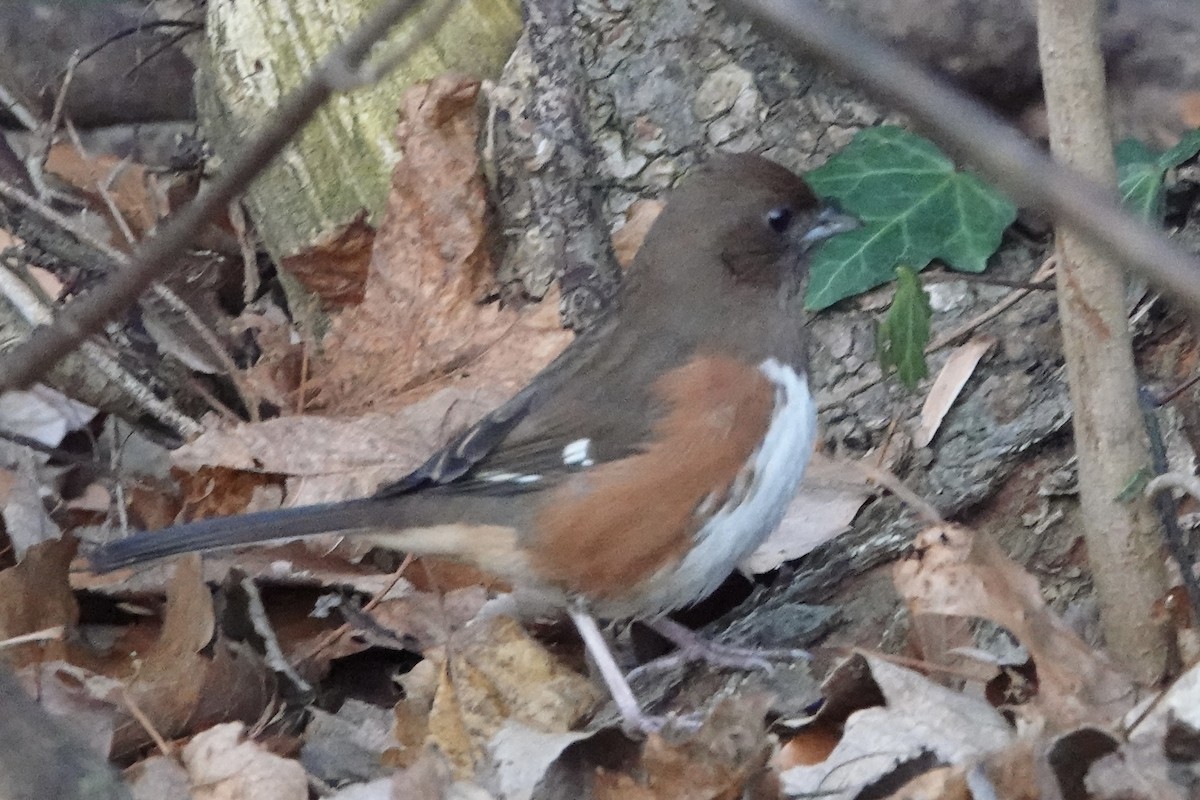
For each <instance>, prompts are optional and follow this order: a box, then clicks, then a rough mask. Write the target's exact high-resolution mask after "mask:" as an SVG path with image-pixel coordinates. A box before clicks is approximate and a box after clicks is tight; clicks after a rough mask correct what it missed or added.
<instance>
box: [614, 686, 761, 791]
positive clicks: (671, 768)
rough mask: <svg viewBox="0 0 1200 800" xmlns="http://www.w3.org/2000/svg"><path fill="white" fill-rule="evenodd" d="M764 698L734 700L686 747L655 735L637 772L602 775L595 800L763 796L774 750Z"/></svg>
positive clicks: (715, 713) (716, 710)
mask: <svg viewBox="0 0 1200 800" xmlns="http://www.w3.org/2000/svg"><path fill="white" fill-rule="evenodd" d="M768 706H769V700H768V699H767V698H765V697H763V696H761V695H751V696H749V697H737V698H730V699H727V700H724V701H722V702H721V703H720V704H718V705H717V707H716V708H714V709H713V712H712V714H710V715H709V717H708V719H706V720H705V721H704V724H703V725H702V726H701V728H700V730H699V731H697V732H696V733H695V734H694V735H693V736H691V737H689V738H688V739H686V740H685V741H682V742H668V741H667V740H665V739H664V738H663V737H661V736H658V735H654V734H652V735H651V736H650V737H649V738H647V740H646V743H645V746H644V747H643V749H642V752H641V755H640V758H639V759H638V763H637V764H636V766H634V767H631V768H630V769H628V770H625V771H622V772H603V771H602V772H599V773H598V774H597V776H596V786H595V791H594V793H593V797H595V798H596V800H692V798H713V799H714V800H716V798H735V797H747V796H749V797H757V796H764V795H762V794H761V793H760V791H758V789H759V788H760V786H761V783H762V782H763V781H765V780H768V779H769V773H768V771H767V768H766V766H767V759H768V758H769V756H770V754H771V750H772V741H771V738H770V737H769V736H768V735H767V733H766V729H765V725H764V722H763V720H764V717H765V715H766V711H767V707H768Z"/></svg>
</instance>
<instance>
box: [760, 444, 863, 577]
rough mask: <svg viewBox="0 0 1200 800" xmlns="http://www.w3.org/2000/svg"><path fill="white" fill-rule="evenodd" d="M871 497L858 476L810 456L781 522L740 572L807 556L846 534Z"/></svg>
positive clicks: (768, 568)
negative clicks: (802, 477) (802, 476)
mask: <svg viewBox="0 0 1200 800" xmlns="http://www.w3.org/2000/svg"><path fill="white" fill-rule="evenodd" d="M874 494H875V492H874V489H872V488H871V487H869V486H867V485H866V483H865V482H864V481H863V478H862V474H861V473H859V472H856V471H854V470H850V469H847V468H846V467H844V466H842V465H841V464H839V462H838V461H836V460H833V459H830V458H827V457H826V456H824V455H823V454H821V453H814V454H813V457H812V461H811V462H809V465H808V469H807V470H805V472H804V481H803V482H802V483H801V484H800V488H799V489H798V490H797V492H796V496H795V497H793V498H792V502H791V503H790V504H789V505H788V509H787V511H786V512H785V513H784V517H783V521H782V522H781V523H780V524H779V527H778V528H776V529H775V531H774V532H773V533H772V534H771V535H770V536H768V537H767V540H766V541H765V542H763V543H762V544H761V545H759V547H758V549H757V550H755V551H754V552H753V553H751V554H750V557H749V558H747V559H746V560H745V561H743V562H742V563H741V565H740V566H741V568H742V570H743V571H745V572H749V573H750V574H752V575H757V574H759V573H763V572H769V571H771V570H773V569H776V568H777V567H779V566H780V565H781V564H784V563H785V562H788V561H792V560H794V559H797V558H800V557H801V556H804V555H807V554H808V553H811V552H812V551H813V550H815V549H817V548H818V547H819V546H821V545H822V544H824V543H825V542H828V541H830V540H831V539H833V538H835V537H837V536H839V535H841V534H843V533H845V532H846V531H848V530H849V529H850V524H851V523H852V522H854V518H855V517H856V516H857V515H858V511H859V509H861V508H862V506H863V503H865V502H866V501H867V499H868V498H870V497H871V496H873V495H874Z"/></svg>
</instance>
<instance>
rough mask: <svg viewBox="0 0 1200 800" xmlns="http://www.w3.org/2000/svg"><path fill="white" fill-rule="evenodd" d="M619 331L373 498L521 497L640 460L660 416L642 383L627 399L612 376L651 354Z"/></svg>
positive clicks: (582, 344)
mask: <svg viewBox="0 0 1200 800" xmlns="http://www.w3.org/2000/svg"><path fill="white" fill-rule="evenodd" d="M616 325H617V320H616V318H615V317H612V318H609V319H608V320H606V321H605V322H603V323H601V324H600V325H598V326H597V327H596V328H594V329H593V330H592V331H589V332H588V333H585V334H583V335H581V336H580V337H578V338H577V339H576V340H575V341H574V342H572V343H571V345H570V346H568V347H567V349H566V350H564V351H563V352H562V353H561V354H560V355H559V356H558V358H556V359H555V360H554V361H553V362H552V363H551V364H550V365H549V366H547V367H546V369H544V370H543V371H542V372H540V373H539V374H538V376H537V377H536V378H535V379H534V380H533V381H532V382H531V383H530V384H529V385H528V386H526V387H525V388H524V389H522V390H521V391H520V392H518V393H517V394H516V395H515V396H514V397H512V398H511V399H510V400H509V401H508V402H506V403H504V404H503V405H502V406H500V407H499V408H497V409H496V410H495V411H493V412H491V413H490V414H488V415H487V416H485V417H484V418H483V419H481V420H480V421H479V422H477V423H476V424H475V425H473V426H472V427H470V428H469V429H467V430H466V431H464V432H463V433H461V434H459V435H458V436H456V437H455V438H454V439H452V440H451V441H450V442H449V443H448V444H447V445H446V446H445V447H443V448H442V449H441V450H439V451H438V452H436V453H434V454H433V455H432V456H431V457H430V458H429V459H428V460H427V461H426V462H425V463H424V464H422V465H421V466H419V467H417V469H415V470H413V471H412V472H411V473H409V474H408V475H407V476H405V477H404V478H401V479H400V480H399V481H396V482H395V483H391V484H387V485H385V486H382V487H380V488H379V490H378V491H377V492H376V493H375V496H376V497H395V496H398V495H402V494H407V493H409V492H413V491H417V490H422V491H427V492H430V491H431V492H437V491H446V492H455V493H462V492H465V493H473V494H489V495H511V494H519V493H523V492H527V491H531V490H536V489H544V488H545V487H546V486H547V485H553V484H555V483H558V482H559V481H561V480H562V479H563V478H565V477H566V476H568V475H570V474H572V473H573V472H578V471H580V470H582V469H587V468H588V467H590V466H592V465H594V464H596V463H601V462H604V461H611V460H614V459H618V458H623V457H625V456H628V455H631V454H633V453H635V452H638V450H639V448H640V446H641V445H642V443H643V442H644V441H645V440H646V438H647V435H648V434H649V430H650V426H651V424H652V421H653V419H654V418H655V417H656V416H657V409H655V408H654V403H655V401H654V398H653V396H652V394H651V392H650V390H649V387H648V385H647V384H646V383H645V382H644V381H641V382H637V381H635V382H634V384H633V386H634V387H635V388H633V389H630V390H629V391H625V392H623V393H616V392H614V391H613V390H612V389H611V388H610V387H611V386H612V385H613V384H614V382H613V381H611V380H609V376H608V373H609V372H610V370H612V369H613V368H614V367H615V366H616V365H618V364H619V365H621V367H622V372H628V371H629V366H630V364H629V359H639V358H644V356H642V353H644V352H645V350H646V348H634V347H629V346H622V339H623V338H628V337H621V336H620V335H613V334H614V332H615V331H614V328H615V326H616ZM631 344H632V343H631ZM597 345H599V346H597ZM668 349H669V348H668ZM639 351H640V352H639ZM656 352H659V353H662V352H663V351H662V350H656ZM633 371H634V372H635V373H636V372H641V370H637V369H635V370H633ZM616 383H620V384H622V385H627V384H629V382H628V381H620V382H616ZM572 446H573V449H572Z"/></svg>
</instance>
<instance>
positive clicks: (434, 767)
mask: <svg viewBox="0 0 1200 800" xmlns="http://www.w3.org/2000/svg"><path fill="white" fill-rule="evenodd" d="M391 784H392V786H391V794H383V795H380V798H381V800H402V798H409V797H411V798H414V800H415V798H418V797H442V798H449V797H457V798H461V800H487V795H486V794H483V793H479V794H474V793H472V794H468V793H466V792H462V791H458V792H456V791H455V789H456V788H458V789H461V785H460V786H458V787H454V776H453V775H452V774H451V771H450V765H449V764H447V763H446V759H445V758H443V757H442V755H441V754H440V753H437V752H434V751H426V752H425V753H424V754H423V755H422V756H421V758H420V759H419V760H417V761H416V762H415V763H414V764H412V765H410V766H408V767H407V768H406V769H403V770H400V771H399V772H397V773H396V774H395V775H393V776H392V778H391ZM336 797H337V796H336V795H335V798H336ZM346 800H351V798H349V797H348V798H346ZM354 800H360V798H358V797H357V796H356V797H355V798H354ZM361 800H374V798H372V797H369V796H368V797H366V798H361ZM506 800H507V799H506Z"/></svg>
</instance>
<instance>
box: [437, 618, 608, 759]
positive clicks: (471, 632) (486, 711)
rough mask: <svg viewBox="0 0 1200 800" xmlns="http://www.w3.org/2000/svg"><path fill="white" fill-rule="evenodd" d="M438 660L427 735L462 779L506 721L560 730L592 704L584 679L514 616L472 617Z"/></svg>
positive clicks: (594, 697) (592, 696)
mask: <svg viewBox="0 0 1200 800" xmlns="http://www.w3.org/2000/svg"><path fill="white" fill-rule="evenodd" d="M426 655H427V656H429V657H430V658H433V659H438V660H441V661H442V667H441V674H440V680H439V685H438V690H437V693H436V695H435V697H434V701H433V708H432V711H431V712H430V716H429V735H430V740H431V742H433V743H436V745H437V746H438V747H439V749H440V750H441V751H442V752H443V753H445V754H446V757H447V758H449V759H450V762H451V763H452V764H453V765H454V769H455V772H456V773H457V774H458V775H460V776H462V777H469V776H470V775H473V774H474V773H475V769H476V766H477V765H478V764H480V763H482V762H483V760H484V759H485V758H486V754H487V744H488V742H489V741H490V740H491V739H492V737H493V736H494V735H495V734H496V733H497V732H498V731H499V730H500V729H501V728H502V727H503V726H504V725H505V724H507V723H509V722H510V721H515V722H520V723H521V724H523V725H525V726H527V727H530V728H533V729H534V730H539V731H544V732H564V731H567V730H569V729H570V728H571V727H572V726H573V725H574V724H575V723H577V722H578V721H579V720H580V719H581V718H582V717H583V715H584V714H586V713H587V712H588V711H590V710H591V709H592V707H593V706H595V704H596V701H597V700H598V698H599V692H598V690H597V689H596V687H595V686H594V685H593V684H592V683H591V681H589V680H587V679H586V678H584V677H583V676H582V675H579V674H577V673H575V672H572V671H571V670H569V669H567V668H566V667H565V666H563V665H562V664H561V663H559V662H558V660H557V659H555V658H554V657H553V656H552V655H550V653H548V652H547V651H546V650H545V649H544V648H543V647H542V646H541V645H539V644H538V643H537V642H536V641H534V640H533V638H531V637H530V636H529V634H527V633H526V632H525V631H524V629H522V628H521V626H520V625H519V624H517V623H516V622H515V621H514V620H512V619H509V618H507V617H491V618H485V619H480V620H479V621H478V622H477V623H476V624H474V625H470V626H468V627H467V628H466V629H464V630H462V631H459V632H458V634H457V635H456V636H455V637H453V639H452V640H451V642H450V644H449V645H448V646H447V648H446V651H445V655H441V656H439V655H437V654H436V653H433V652H431V653H427V654H426Z"/></svg>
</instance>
